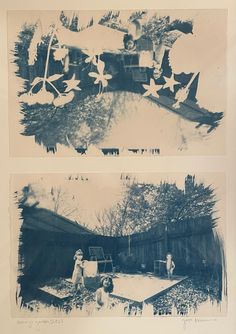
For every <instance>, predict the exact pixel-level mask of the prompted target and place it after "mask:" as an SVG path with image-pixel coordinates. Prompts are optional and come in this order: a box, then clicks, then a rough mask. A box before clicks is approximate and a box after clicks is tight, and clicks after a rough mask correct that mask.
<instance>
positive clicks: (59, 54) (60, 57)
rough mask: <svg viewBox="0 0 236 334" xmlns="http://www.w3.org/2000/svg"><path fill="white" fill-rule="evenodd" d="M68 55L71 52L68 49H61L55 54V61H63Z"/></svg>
mask: <svg viewBox="0 0 236 334" xmlns="http://www.w3.org/2000/svg"><path fill="white" fill-rule="evenodd" d="M68 53H69V50H68V49H67V48H66V47H59V48H57V49H56V50H55V51H54V53H53V57H54V60H63V59H64V58H65V57H66V56H67V55H68Z"/></svg>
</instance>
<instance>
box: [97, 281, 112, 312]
mask: <svg viewBox="0 0 236 334" xmlns="http://www.w3.org/2000/svg"><path fill="white" fill-rule="evenodd" d="M113 288H114V285H113V281H112V278H111V277H109V276H104V277H103V278H102V279H101V287H100V288H99V289H97V291H96V307H97V309H101V308H102V309H107V308H109V306H110V293H111V292H112V291H113Z"/></svg>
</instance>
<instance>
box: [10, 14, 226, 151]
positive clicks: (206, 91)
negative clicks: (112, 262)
mask: <svg viewBox="0 0 236 334" xmlns="http://www.w3.org/2000/svg"><path fill="white" fill-rule="evenodd" d="M226 68H227V10H221V9H218V10H215V9H207V10H205V9H202V10H158V9H157V10H136V9H134V10H119V11H118V10H104V11H101V10H99V11H91V10H90V11H84V10H81V11H78V10H75V11H67V10H61V11H9V12H8V80H9V81H8V87H9V131H10V156H12V157H84V158H86V157H88V156H98V157H120V156H129V157H146V156H156V157H158V156H181V155H182V156H184V155H209V156H212V155H224V154H225V134H226V133H225V119H226V114H227V110H226V104H227V103H226V102H227V88H226V85H227V70H226Z"/></svg>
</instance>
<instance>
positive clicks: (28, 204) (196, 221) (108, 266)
mask: <svg viewBox="0 0 236 334" xmlns="http://www.w3.org/2000/svg"><path fill="white" fill-rule="evenodd" d="M11 192H12V194H14V204H13V206H12V210H11V222H12V240H13V242H12V268H17V270H16V271H14V270H13V275H12V295H13V296H14V298H12V308H13V310H14V312H13V313H14V315H15V316H24V315H25V316H28V317H29V316H33V317H36V316H42V315H43V316H57V317H60V316H157V317H159V316H170V317H173V316H193V315H194V316H222V315H225V312H226V302H227V277H226V264H225V256H224V239H225V186H224V175H223V174H214V173H213V174H196V175H185V174H182V173H180V174H178V173H175V174H173V173H172V174H157V173H154V174H144V173H142V174H141V173H136V174H118V173H115V174H97V173H92V174H78V175H65V174H61V175H60V174H59V175H47V174H45V175H17V176H16V175H15V176H13V177H12V181H11ZM15 296H16V298H15Z"/></svg>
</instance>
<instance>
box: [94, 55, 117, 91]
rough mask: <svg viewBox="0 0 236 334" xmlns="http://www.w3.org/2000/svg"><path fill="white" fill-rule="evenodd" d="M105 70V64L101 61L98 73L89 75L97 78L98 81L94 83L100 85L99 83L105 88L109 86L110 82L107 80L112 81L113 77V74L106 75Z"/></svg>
mask: <svg viewBox="0 0 236 334" xmlns="http://www.w3.org/2000/svg"><path fill="white" fill-rule="evenodd" d="M104 68H105V63H104V62H103V61H101V60H100V59H99V60H98V63H97V70H98V73H96V72H90V73H89V74H88V75H89V76H90V77H92V78H96V80H95V81H94V83H95V84H96V85H97V84H99V83H101V85H102V87H103V88H104V87H107V85H108V81H107V80H110V79H112V75H111V74H104V73H103V71H104Z"/></svg>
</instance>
